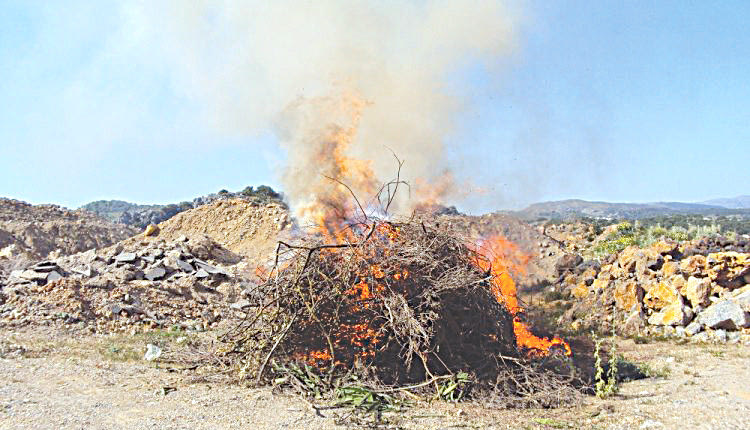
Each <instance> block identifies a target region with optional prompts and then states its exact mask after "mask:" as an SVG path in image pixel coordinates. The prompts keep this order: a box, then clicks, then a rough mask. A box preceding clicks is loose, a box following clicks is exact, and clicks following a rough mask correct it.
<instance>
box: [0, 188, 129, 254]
mask: <svg viewBox="0 0 750 430" xmlns="http://www.w3.org/2000/svg"><path fill="white" fill-rule="evenodd" d="M136 232H137V230H134V229H133V228H131V227H128V226H125V225H122V224H114V223H111V222H109V221H106V220H104V219H102V218H99V217H98V216H96V215H93V214H91V213H90V212H86V211H82V210H68V209H65V208H62V207H60V206H56V205H31V204H28V203H26V202H22V201H19V200H12V199H5V198H0V249H4V248H6V247H8V246H12V245H15V247H16V250H15V251H13V254H22V253H25V254H28V255H30V256H31V257H32V258H35V259H40V258H47V257H48V256H50V254H51V253H52V254H53V255H54V254H58V255H69V254H75V253H77V252H82V251H86V250H89V249H93V248H103V247H105V246H109V245H111V244H113V243H116V242H118V241H121V240H123V239H125V238H127V237H130V236H132V235H133V234H135V233H136ZM7 254H11V252H7Z"/></svg>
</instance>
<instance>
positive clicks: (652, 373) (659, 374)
mask: <svg viewBox="0 0 750 430" xmlns="http://www.w3.org/2000/svg"><path fill="white" fill-rule="evenodd" d="M638 371H639V372H641V373H642V374H643V375H644V376H646V377H647V378H666V377H667V376H669V375H671V374H672V369H670V368H669V366H668V365H666V364H665V365H664V366H662V367H659V368H656V367H653V366H651V365H650V364H648V363H640V364H638Z"/></svg>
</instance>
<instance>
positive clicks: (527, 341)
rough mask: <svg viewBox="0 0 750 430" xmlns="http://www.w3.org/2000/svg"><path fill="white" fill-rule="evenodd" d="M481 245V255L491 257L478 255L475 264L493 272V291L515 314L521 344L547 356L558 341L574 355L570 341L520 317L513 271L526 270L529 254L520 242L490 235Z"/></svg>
mask: <svg viewBox="0 0 750 430" xmlns="http://www.w3.org/2000/svg"><path fill="white" fill-rule="evenodd" d="M478 248H479V253H480V254H481V255H486V256H490V257H491V259H489V258H477V260H476V264H477V266H478V267H479V268H480V269H482V270H484V271H488V272H490V275H491V279H490V288H491V289H492V293H493V294H494V295H495V298H496V299H497V301H498V302H499V303H502V304H503V305H505V307H506V308H507V309H508V311H509V312H510V313H511V315H513V332H514V333H515V335H516V343H517V344H518V346H519V347H520V348H521V349H524V350H526V351H527V353H528V354H529V355H530V356H536V357H543V356H546V355H547V354H549V352H550V349H551V348H552V347H553V346H555V345H559V346H561V347H562V348H564V349H565V354H566V355H568V356H569V355H571V354H572V350H571V349H570V345H568V343H567V342H565V341H564V340H562V339H560V338H558V337H555V338H552V339H548V338H545V337H538V336H536V335H535V334H534V333H532V332H531V329H530V328H529V327H528V326H527V325H526V324H525V323H524V322H523V321H522V320H521V315H520V314H521V313H523V307H521V305H520V304H519V303H518V297H517V291H516V283H515V282H514V281H513V278H512V277H511V273H524V272H525V265H526V263H527V262H528V261H529V259H530V256H529V255H526V254H524V253H523V252H522V251H521V250H520V249H519V248H518V246H516V245H515V244H514V243H512V242H510V241H509V240H508V239H506V238H505V237H503V236H492V237H490V238H487V239H485V240H483V241H482V243H480V244H479V246H478Z"/></svg>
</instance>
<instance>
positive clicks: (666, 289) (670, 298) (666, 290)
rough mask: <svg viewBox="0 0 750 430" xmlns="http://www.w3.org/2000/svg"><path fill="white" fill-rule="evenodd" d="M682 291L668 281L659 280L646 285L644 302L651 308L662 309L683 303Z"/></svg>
mask: <svg viewBox="0 0 750 430" xmlns="http://www.w3.org/2000/svg"><path fill="white" fill-rule="evenodd" d="M681 299H682V297H681V296H680V293H679V292H678V291H677V290H676V289H675V288H674V287H673V286H672V285H671V284H670V283H668V282H664V281H659V282H655V283H652V284H649V285H647V286H646V295H645V296H644V297H643V303H645V304H646V306H647V307H648V308H650V309H654V310H657V311H659V310H662V309H663V308H665V307H667V306H669V305H673V304H675V303H682V301H681Z"/></svg>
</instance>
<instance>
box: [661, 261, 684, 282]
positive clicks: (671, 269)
mask: <svg viewBox="0 0 750 430" xmlns="http://www.w3.org/2000/svg"><path fill="white" fill-rule="evenodd" d="M678 273H680V265H679V264H678V263H677V262H675V261H665V262H664V265H663V266H661V274H662V276H664V277H665V278H670V277H672V275H676V274H678Z"/></svg>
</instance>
